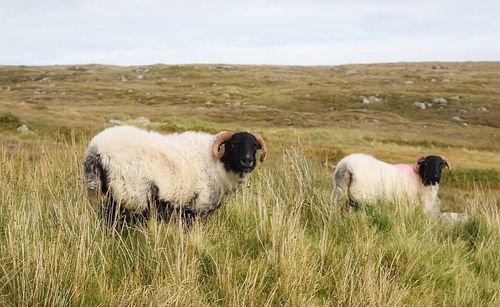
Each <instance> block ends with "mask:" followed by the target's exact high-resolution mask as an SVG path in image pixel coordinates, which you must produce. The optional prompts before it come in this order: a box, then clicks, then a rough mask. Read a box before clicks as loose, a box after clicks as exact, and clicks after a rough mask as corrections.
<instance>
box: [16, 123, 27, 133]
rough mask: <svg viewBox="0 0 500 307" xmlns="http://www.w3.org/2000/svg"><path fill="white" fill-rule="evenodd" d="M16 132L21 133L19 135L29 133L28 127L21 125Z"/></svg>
mask: <svg viewBox="0 0 500 307" xmlns="http://www.w3.org/2000/svg"><path fill="white" fill-rule="evenodd" d="M16 130H17V131H19V132H21V133H28V132H30V128H29V127H28V126H26V125H25V124H22V125H21V126H19V127H17V129H16Z"/></svg>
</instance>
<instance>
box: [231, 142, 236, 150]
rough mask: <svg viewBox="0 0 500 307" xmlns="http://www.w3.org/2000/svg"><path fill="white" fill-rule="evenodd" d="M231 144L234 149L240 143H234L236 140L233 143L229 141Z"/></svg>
mask: <svg viewBox="0 0 500 307" xmlns="http://www.w3.org/2000/svg"><path fill="white" fill-rule="evenodd" d="M229 146H231V148H233V149H234V148H236V146H238V144H237V143H234V142H231V143H229Z"/></svg>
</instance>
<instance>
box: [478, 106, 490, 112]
mask: <svg viewBox="0 0 500 307" xmlns="http://www.w3.org/2000/svg"><path fill="white" fill-rule="evenodd" d="M477 110H478V111H479V112H486V111H488V109H487V108H485V107H479V108H477Z"/></svg>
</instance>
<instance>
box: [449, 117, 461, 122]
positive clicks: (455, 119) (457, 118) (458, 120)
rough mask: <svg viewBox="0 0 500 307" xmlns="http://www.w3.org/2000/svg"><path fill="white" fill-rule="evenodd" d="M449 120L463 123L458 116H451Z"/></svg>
mask: <svg viewBox="0 0 500 307" xmlns="http://www.w3.org/2000/svg"><path fill="white" fill-rule="evenodd" d="M451 119H452V120H454V121H456V122H461V121H463V119H462V118H461V117H460V116H453V117H452V118H451Z"/></svg>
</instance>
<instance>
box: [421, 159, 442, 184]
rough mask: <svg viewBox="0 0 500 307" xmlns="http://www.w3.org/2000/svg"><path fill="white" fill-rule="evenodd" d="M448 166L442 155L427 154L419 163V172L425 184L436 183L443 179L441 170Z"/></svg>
mask: <svg viewBox="0 0 500 307" xmlns="http://www.w3.org/2000/svg"><path fill="white" fill-rule="evenodd" d="M445 166H446V163H445V161H444V160H443V159H442V158H441V157H440V156H427V157H425V159H424V160H422V161H421V162H419V163H418V173H419V174H420V178H422V182H423V183H424V185H426V186H428V185H435V184H439V182H440V181H441V170H442V169H443V167H445Z"/></svg>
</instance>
